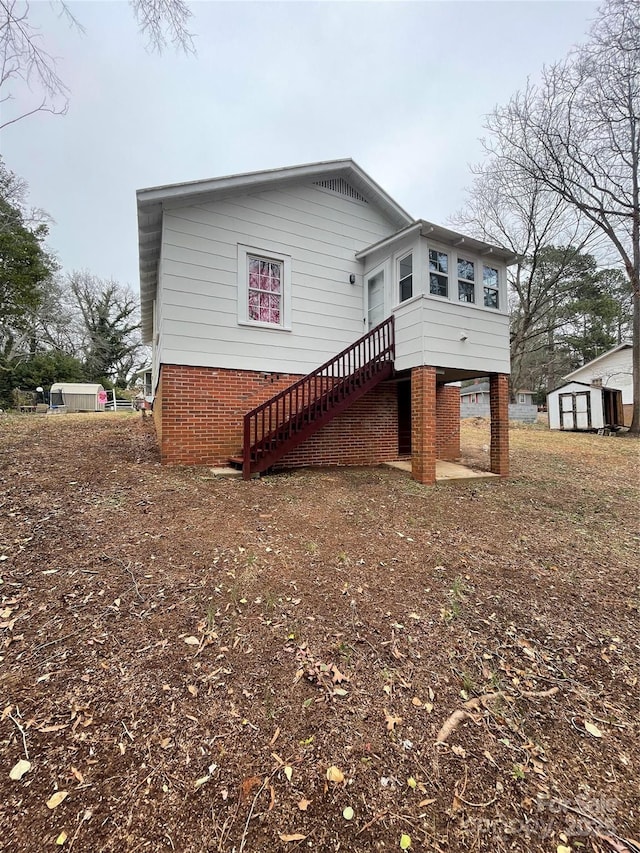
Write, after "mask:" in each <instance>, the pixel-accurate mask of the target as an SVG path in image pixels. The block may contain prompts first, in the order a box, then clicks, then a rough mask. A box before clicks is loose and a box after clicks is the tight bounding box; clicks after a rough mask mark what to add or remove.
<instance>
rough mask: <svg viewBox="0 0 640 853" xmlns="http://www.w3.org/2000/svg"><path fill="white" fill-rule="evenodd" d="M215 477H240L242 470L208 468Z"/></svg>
mask: <svg viewBox="0 0 640 853" xmlns="http://www.w3.org/2000/svg"><path fill="white" fill-rule="evenodd" d="M209 470H210V471H211V473H212V474H213V475H214V476H215V477H242V471H238V469H237V468H210V469H209Z"/></svg>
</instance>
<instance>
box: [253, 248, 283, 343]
mask: <svg viewBox="0 0 640 853" xmlns="http://www.w3.org/2000/svg"><path fill="white" fill-rule="evenodd" d="M248 261H249V320H258V321H259V322H260V323H271V324H272V325H274V326H280V325H281V323H282V283H283V278H284V276H283V267H284V264H283V263H282V262H281V261H274V260H272V259H271V258H260V257H255V256H254V255H249V256H248Z"/></svg>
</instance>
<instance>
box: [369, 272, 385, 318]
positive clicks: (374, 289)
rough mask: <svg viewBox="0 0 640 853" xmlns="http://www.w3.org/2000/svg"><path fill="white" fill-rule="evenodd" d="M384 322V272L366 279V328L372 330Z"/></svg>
mask: <svg viewBox="0 0 640 853" xmlns="http://www.w3.org/2000/svg"><path fill="white" fill-rule="evenodd" d="M383 320H384V270H380V271H379V272H377V273H376V274H375V275H372V276H370V278H368V279H367V327H368V328H369V329H373V327H374V326H377V325H378V323H382V321H383Z"/></svg>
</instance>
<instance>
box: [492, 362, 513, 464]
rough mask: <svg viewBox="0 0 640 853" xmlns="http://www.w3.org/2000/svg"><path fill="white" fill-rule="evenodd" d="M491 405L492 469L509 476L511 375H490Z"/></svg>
mask: <svg viewBox="0 0 640 853" xmlns="http://www.w3.org/2000/svg"><path fill="white" fill-rule="evenodd" d="M489 405H490V407H491V470H492V471H493V473H494V474H499V475H500V476H501V477H508V476H509V377H508V376H507V375H506V374H504V373H493V374H492V375H491V376H490V377H489Z"/></svg>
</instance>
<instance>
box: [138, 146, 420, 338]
mask: <svg viewBox="0 0 640 853" xmlns="http://www.w3.org/2000/svg"><path fill="white" fill-rule="evenodd" d="M329 176H331V177H340V178H344V179H345V180H347V181H348V182H349V183H350V184H351V185H352V186H353V187H354V189H356V190H358V191H359V192H360V193H362V195H363V196H365V198H367V199H368V200H369V201H370V202H372V203H374V204H376V206H377V207H378V208H380V209H381V210H382V212H383V213H384V214H385V215H386V216H387V217H388V219H389V220H390V221H391V223H392V224H393V225H395V227H397V228H399V229H404V228H405V227H406V226H407V225H408V224H409V223H411V222H412V221H413V220H412V217H411V216H410V215H409V214H408V213H407V212H406V210H404V209H403V208H402V207H400V205H399V204H397V202H395V201H394V200H393V199H392V198H391V196H390V195H388V194H387V193H386V192H385V191H384V190H383V189H382V188H381V187H380V186H379V185H378V184H377V183H376V182H375V181H374V180H373V179H372V178H371V177H370V176H369V175H367V173H366V172H365V171H364V170H363V169H361V168H360V166H358V164H357V163H355V162H354V161H353V160H351V159H345V160H327V161H324V162H320V163H308V164H306V165H303V166H288V167H286V168H283V169H269V170H267V171H261V172H246V173H244V174H239V175H227V176H225V177H221V178H211V179H208V180H203V181H189V182H186V183H179V184H167V185H165V186H159V187H148V188H146V189H141V190H138V191H137V193H136V197H137V204H138V247H139V262H140V308H141V313H142V335H143V339H144V340H145V342H147V343H148V342H149V341H151V339H152V337H153V301H154V299H155V298H156V290H157V286H158V263H159V260H160V248H161V243H162V212H163V209H164V207H165V206H167V205H170V204H176V205H180V206H183V205H188V204H198V203H201V202H203V201H205V200H206V201H212V200H216V199H219V198H223V197H226V196H230V195H236V194H239V193H248V192H252V193H254V192H260V191H262V190H267V189H270V188H271V187H273V186H274V185H276V184H277V185H279V186H282V185H287V184H293V183H298V182H300V181H303V180H315V179H319V178H322V177H329Z"/></svg>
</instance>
